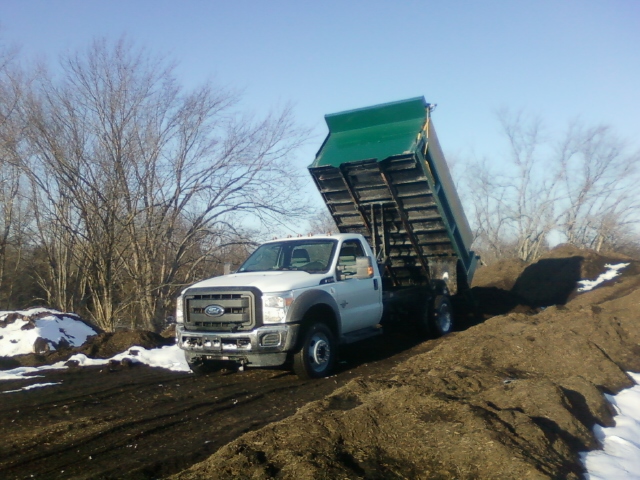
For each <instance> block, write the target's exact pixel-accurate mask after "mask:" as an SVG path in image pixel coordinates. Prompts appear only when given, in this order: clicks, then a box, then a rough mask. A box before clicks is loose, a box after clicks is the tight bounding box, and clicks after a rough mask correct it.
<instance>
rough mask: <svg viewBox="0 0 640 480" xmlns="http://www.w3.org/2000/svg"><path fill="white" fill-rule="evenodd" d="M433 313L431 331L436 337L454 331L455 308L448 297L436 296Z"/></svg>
mask: <svg viewBox="0 0 640 480" xmlns="http://www.w3.org/2000/svg"><path fill="white" fill-rule="evenodd" d="M431 312H432V313H431V331H432V334H433V335H434V336H435V337H441V336H442V335H446V334H447V333H451V332H452V331H453V308H451V300H450V299H449V297H448V296H447V295H438V296H436V298H435V300H434V302H433V310H432V311H431Z"/></svg>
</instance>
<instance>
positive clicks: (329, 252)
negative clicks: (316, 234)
mask: <svg viewBox="0 0 640 480" xmlns="http://www.w3.org/2000/svg"><path fill="white" fill-rule="evenodd" d="M337 243H338V242H337V241H336V240H329V239H326V240H313V239H304V240H302V239H301V240H289V241H286V242H274V243H267V244H265V245H261V246H260V247H258V249H257V250H256V251H255V252H253V253H252V254H251V256H250V257H249V258H247V260H246V261H245V262H244V263H243V264H242V266H241V267H240V268H239V269H238V272H267V271H274V270H302V271H305V272H308V273H320V272H326V271H327V270H329V267H330V266H331V259H332V258H333V251H334V250H335V248H336V245H337Z"/></svg>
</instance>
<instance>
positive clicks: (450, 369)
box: [175, 246, 640, 479]
mask: <svg viewBox="0 0 640 480" xmlns="http://www.w3.org/2000/svg"><path fill="white" fill-rule="evenodd" d="M621 262H625V263H629V265H628V266H627V267H626V268H624V269H622V270H620V273H621V274H620V276H618V277H616V278H614V279H612V280H609V281H607V282H605V283H603V284H602V285H600V286H598V287H597V288H596V289H594V290H592V291H588V292H584V293H578V292H577V289H576V282H577V281H578V280H580V279H585V278H591V279H593V278H595V277H597V276H598V275H599V274H600V273H602V272H603V271H604V270H605V265H606V264H619V263H621ZM473 291H474V293H475V295H476V298H477V300H478V303H479V305H478V306H479V309H480V315H481V316H482V317H483V319H485V320H484V321H480V320H478V316H477V315H476V316H475V317H474V318H476V321H475V322H473V321H471V320H469V318H470V316H468V315H467V320H466V321H467V322H469V325H470V326H469V328H467V329H466V330H464V331H461V332H456V333H454V334H452V335H450V336H448V337H446V338H443V339H441V340H438V341H437V342H425V343H424V344H421V345H419V346H418V347H416V348H415V349H414V352H415V355H413V356H412V357H410V358H409V359H408V360H406V361H404V362H402V363H401V364H399V365H397V366H395V367H394V368H390V369H389V370H388V371H386V372H385V371H383V372H381V373H379V374H377V375H374V376H369V377H367V378H356V379H354V380H352V381H351V382H349V383H347V384H346V385H344V386H343V387H341V388H339V389H337V390H335V391H334V392H333V393H332V394H330V395H329V396H327V397H326V398H324V399H322V400H319V401H315V402H312V403H309V404H307V405H305V406H303V407H301V408H300V409H299V410H298V411H297V413H296V414H295V415H293V416H290V417H289V418H286V419H284V420H282V421H279V422H277V423H272V424H270V425H267V426H266V427H263V428H262V429H260V430H256V431H253V432H249V433H247V434H245V435H243V436H241V437H239V438H237V439H236V440H235V441H233V442H231V443H229V444H228V445H226V446H224V447H222V448H221V449H219V450H218V451H217V452H216V453H215V454H213V455H212V456H211V457H209V458H208V459H207V460H205V461H203V462H201V463H198V464H196V465H194V466H193V467H191V468H190V469H188V470H185V471H184V472H182V473H180V474H178V475H176V476H175V478H179V479H195V478H268V477H277V478H290V479H294V478H295V479H303V478H308V479H315V478H369V479H374V478H380V479H382V478H384V479H388V478H430V479H431V478H443V479H444V478H457V479H467V478H469V479H470V478H494V479H495V478H504V479H513V478H575V479H577V478H580V477H581V476H582V473H583V468H582V466H581V464H580V462H579V458H578V452H580V451H585V450H591V449H595V448H598V445H597V442H596V441H595V439H594V437H593V434H592V428H593V426H594V424H595V423H599V424H601V425H611V424H612V409H611V407H610V406H609V405H608V404H607V403H606V401H605V399H604V397H603V393H616V392H617V391H619V390H621V389H622V388H626V387H629V386H631V385H632V381H631V379H630V378H629V377H628V376H627V375H626V373H625V372H626V371H635V372H640V318H639V317H640V313H639V312H640V310H639V306H640V263H638V262H636V261H634V260H632V259H628V258H626V257H622V256H615V255H613V256H602V255H599V254H597V253H595V252H591V251H584V250H578V249H575V248H573V247H568V246H561V247H559V248H557V249H555V250H553V251H551V252H549V253H548V254H547V255H546V256H544V257H543V258H542V259H541V260H539V261H538V262H537V263H535V264H533V265H525V264H523V263H521V262H514V261H508V262H503V263H500V264H496V265H492V266H491V267H484V268H481V269H480V270H479V271H478V272H477V274H476V278H475V283H474V286H473ZM474 323H475V325H474ZM434 343H435V344H434ZM321 381H324V382H327V381H328V382H330V381H331V379H328V380H321Z"/></svg>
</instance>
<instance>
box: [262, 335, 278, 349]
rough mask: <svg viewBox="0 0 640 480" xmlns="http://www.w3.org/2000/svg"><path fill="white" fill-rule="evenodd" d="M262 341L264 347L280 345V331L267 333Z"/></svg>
mask: <svg viewBox="0 0 640 480" xmlns="http://www.w3.org/2000/svg"><path fill="white" fill-rule="evenodd" d="M260 343H261V345H262V346H263V347H277V346H278V345H280V334H279V333H267V334H265V335H263V336H262V339H261V340H260Z"/></svg>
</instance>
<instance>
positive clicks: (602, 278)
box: [578, 263, 629, 292]
mask: <svg viewBox="0 0 640 480" xmlns="http://www.w3.org/2000/svg"><path fill="white" fill-rule="evenodd" d="M628 266H629V264H628V263H618V264H616V265H611V264H609V263H607V264H606V265H605V268H606V269H607V270H606V271H605V272H604V273H601V274H600V275H599V276H598V278H596V279H595V280H580V281H578V283H579V284H580V285H582V286H581V287H578V291H579V292H588V291H589V290H593V289H594V288H595V287H597V286H598V285H600V284H601V283H602V282H606V281H607V280H611V279H612V278H615V277H617V276H618V275H620V272H619V270H622V269H623V268H625V267H628Z"/></svg>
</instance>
